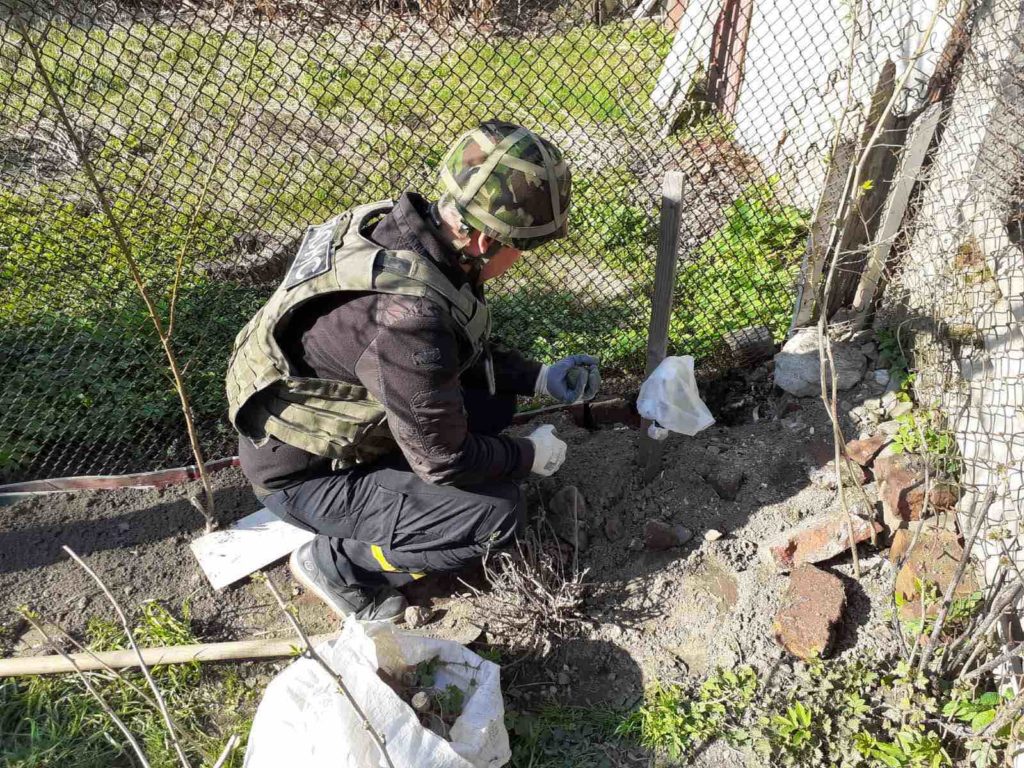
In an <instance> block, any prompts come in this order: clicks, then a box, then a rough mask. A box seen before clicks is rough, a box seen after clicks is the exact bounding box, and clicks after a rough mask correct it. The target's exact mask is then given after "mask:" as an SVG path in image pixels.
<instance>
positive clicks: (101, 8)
mask: <svg viewBox="0 0 1024 768" xmlns="http://www.w3.org/2000/svg"><path fill="white" fill-rule="evenodd" d="M648 5H649V6H650V4H648ZM877 5H878V7H875V8H867V7H865V8H862V9H861V12H862V15H863V16H864V19H862V21H863V22H869V23H866V24H860V25H851V24H850V23H849V20H850V17H851V13H850V9H849V8H848V7H847V4H845V3H841V2H838V0H835V2H833V3H830V4H829V3H826V4H822V3H782V2H778V3H760V4H758V5H756V6H755V4H754V3H753V2H751V1H750V0H724V1H723V0H716V1H715V2H707V1H706V0H701V1H700V2H698V0H691V2H690V3H689V4H686V3H676V2H670V3H669V7H668V8H667V18H662V17H661V16H659V17H658V18H639V17H642V16H644V15H645V13H644V12H643V11H644V9H640V10H639V11H638V12H636V13H634V11H633V9H627V8H623V7H620V6H618V5H616V4H615V2H614V0H612V2H610V3H609V2H606V1H605V0H597V2H596V3H578V2H573V1H572V0H568V1H567V2H549V3H536V2H534V3H521V2H520V3H518V4H516V3H511V2H500V3H497V4H494V3H490V2H487V1H486V0H479V1H478V2H475V3H470V4H469V5H467V6H463V5H452V4H450V3H446V2H441V1H440V0H438V2H436V3H431V2H427V3H406V2H405V1H404V0H401V1H400V0H394V1H393V2H391V3H387V2H383V1H382V2H381V3H379V4H377V3H374V4H370V3H363V2H341V3H335V2H322V1H317V0H308V2H307V1H304V0H295V2H291V3H280V2H276V0H263V1H257V2H255V3H253V4H251V5H247V4H234V3H232V4H221V3H213V2H210V3H205V2H198V3H197V2H188V1H187V0H182V1H181V2H180V3H177V2H175V3H170V2H168V3H164V4H162V5H154V6H145V5H143V6H140V5H139V4H131V3H117V2H111V3H96V4H86V3H84V2H57V3H29V2H23V1H22V0H0V13H2V14H3V20H2V26H0V35H2V40H0V178H2V187H0V269H2V276H3V282H2V285H0V372H2V377H0V402H2V403H3V405H2V408H0V479H3V480H25V479H31V478H40V477H53V476H59V475H68V474H96V473H114V472H123V471H129V470H139V469H150V468H156V467H159V466H165V465H169V464H180V463H187V462H188V461H189V460H190V456H191V454H190V451H189V446H188V441H187V438H186V436H185V430H184V428H183V419H182V415H181V408H180V403H179V401H178V397H177V395H176V393H175V389H174V386H173V382H172V380H171V377H170V374H169V372H168V368H167V365H166V359H165V356H164V351H163V350H162V348H161V344H160V342H159V338H158V336H157V334H156V332H155V331H154V326H153V323H152V321H151V318H150V316H149V313H148V312H147V308H146V306H145V305H144V303H143V302H142V301H141V300H140V296H139V291H138V288H137V285H136V283H135V282H134V281H133V276H132V274H131V272H130V270H129V268H128V265H127V264H126V262H125V259H124V258H123V248H124V246H128V247H129V248H130V249H131V251H132V252H133V253H134V255H135V258H136V260H137V262H138V274H137V275H136V277H137V278H138V279H139V280H141V282H142V284H143V285H144V286H145V287H146V288H147V290H148V293H149V294H150V296H151V298H152V303H153V309H154V310H155V312H156V313H157V315H158V316H159V317H160V318H161V322H162V323H163V324H164V327H165V328H166V329H167V330H168V331H169V332H170V346H171V348H172V349H173V351H174V352H175V353H176V355H177V357H178V359H179V361H180V364H181V368H182V371H183V380H184V383H185V385H186V388H187V391H188V395H189V397H190V398H191V403H192V409H193V412H194V413H195V416H196V419H197V422H198V425H199V428H200V434H201V438H202V441H203V443H204V445H205V446H206V448H207V454H208V456H209V457H216V456H223V455H228V454H230V453H232V452H233V451H234V436H233V434H232V433H231V430H230V427H229V426H228V425H227V423H226V420H225V419H224V411H225V403H224V395H223V376H224V371H225V365H226V360H227V356H228V353H229V351H230V347H231V343H232V340H233V338H234V335H235V333H236V332H237V331H238V329H239V328H240V327H241V326H242V324H243V323H244V322H245V321H246V320H247V319H248V318H249V317H250V316H251V314H252V313H253V312H254V311H255V310H256V308H257V307H258V306H259V305H260V304H261V302H262V301H263V300H264V299H265V298H266V297H267V296H268V295H269V292H270V291H271V290H272V288H273V286H274V285H275V283H276V281H277V280H278V279H279V278H280V276H281V275H282V274H283V272H284V270H285V268H286V266H287V264H288V261H289V259H290V258H291V256H292V255H293V254H294V252H295V250H296V248H297V244H298V241H299V238H300V236H301V234H302V232H303V231H304V228H305V226H306V225H308V224H310V223H317V222H320V221H323V220H325V219H327V218H329V217H330V216H332V215H334V214H336V213H337V212H339V211H340V210H343V209H345V208H347V207H349V206H351V205H353V204H355V203H360V202H367V201H370V200H375V199H382V198H394V197H397V196H398V195H399V194H400V193H401V192H402V191H403V190H405V189H407V188H413V189H417V190H420V191H422V192H424V193H425V194H427V195H428V196H431V195H434V194H436V192H437V187H436V182H435V179H434V176H435V168H436V166H437V165H438V162H439V161H440V159H441V157H442V154H443V152H444V150H445V148H446V147H447V146H448V145H449V144H450V142H451V141H452V140H453V139H454V138H455V137H456V136H458V135H459V134H460V133H461V132H463V131H464V130H466V129H467V128H469V127H472V126H473V125H475V124H477V123H479V122H480V121H481V120H483V119H487V118H490V117H499V118H502V119H507V120H511V121H515V122H520V123H523V124H525V125H527V126H529V127H531V128H533V129H535V130H537V131H539V132H540V133H542V134H544V135H546V136H547V137H549V138H550V139H552V140H553V141H554V142H555V143H557V144H558V145H559V146H561V147H562V148H563V150H564V151H565V153H566V156H567V158H568V160H569V162H570V164H571V167H572V169H573V183H574V196H573V204H572V211H571V218H570V229H571V234H570V236H569V237H568V238H566V239H563V240H560V241H557V242H555V243H554V244H551V245H549V246H545V247H544V248H543V249H541V250H538V251H536V252H535V253H532V254H530V255H528V256H527V257H526V258H525V259H523V260H522V261H521V262H520V263H519V264H518V265H517V266H516V267H515V268H514V270H513V271H512V272H511V273H510V274H509V275H507V276H506V277H505V278H503V279H502V280H501V281H500V283H499V284H497V285H495V286H493V287H492V288H491V289H490V291H489V300H490V303H491V306H492V308H493V312H494V316H495V331H496V335H497V336H499V337H500V338H501V339H502V340H504V341H505V342H507V343H510V344H511V345H513V346H516V347H518V348H520V349H521V350H523V351H524V352H526V353H528V354H531V355H534V356H536V357H538V358H541V359H545V360H550V359H551V358H553V357H556V356H559V355H563V354H566V353H571V352H579V351H586V352H591V353H594V354H597V355H599V356H600V357H601V358H602V362H603V368H604V371H605V373H606V375H607V376H608V378H609V379H610V380H611V381H612V386H613V388H614V387H618V388H619V389H626V388H629V387H631V386H633V385H634V384H635V382H636V381H637V378H638V376H640V375H642V373H643V364H644V347H645V343H646V327H647V322H648V318H649V314H650V297H651V295H652V291H653V286H652V280H653V274H654V260H655V259H654V256H655V242H656V232H657V221H656V216H657V209H658V202H659V189H660V184H661V180H662V178H663V176H664V174H665V172H666V171H668V170H680V171H682V172H683V174H684V177H685V190H684V211H685V212H684V216H683V223H682V240H681V243H682V245H681V254H680V262H679V267H678V274H677V278H676V280H677V285H676V290H675V308H674V311H673V316H672V319H671V323H670V351H671V352H673V353H689V354H693V355H695V356H697V357H698V358H703V359H711V360H714V359H716V358H717V357H719V356H721V355H723V354H724V352H723V350H724V347H723V345H722V341H721V340H722V335H723V334H724V333H726V332H728V331H732V330H736V329H742V328H746V327H751V326H755V327H756V326H763V327H767V328H768V329H769V330H770V332H771V333H772V335H773V336H774V337H775V339H776V340H779V339H781V338H782V337H783V336H784V335H785V332H786V331H787V329H788V328H789V326H790V322H791V318H792V304H793V298H792V294H793V291H792V288H793V285H794V281H795V279H796V276H797V274H798V272H799V271H800V264H801V259H802V258H804V257H805V251H806V248H805V243H806V236H807V231H808V226H809V223H810V221H811V216H812V212H813V209H814V206H815V204H816V202H817V200H818V197H819V196H818V194H817V190H818V189H819V188H820V187H821V185H822V183H823V181H824V179H825V170H826V168H827V167H828V164H829V160H830V153H831V152H832V151H833V146H832V143H831V138H832V136H833V134H834V133H835V130H836V127H837V123H838V122H839V121H840V120H841V119H842V118H843V116H844V114H845V112H844V110H848V109H850V104H852V103H853V102H864V101H865V100H866V99H868V98H869V97H870V96H871V94H872V92H873V88H874V84H875V82H876V80H877V77H878V62H879V61H880V60H882V59H883V58H885V57H886V56H893V57H894V58H896V59H897V60H899V61H902V65H901V66H904V67H905V66H908V65H909V66H911V67H914V66H921V67H922V71H925V70H926V67H924V66H923V63H924V62H923V60H922V62H916V63H915V62H914V61H910V59H909V58H908V52H907V50H905V49H907V47H908V42H907V41H908V40H911V39H913V38H914V37H915V36H920V35H921V33H922V29H923V22H922V20H921V19H920V18H919V17H918V15H915V13H914V9H913V8H911V7H909V6H907V4H906V3H905V2H886V3H880V4H877ZM911 5H913V4H911ZM646 10H647V11H653V12H655V13H658V12H659V11H660V10H661V9H659V8H657V7H654V6H650V7H649V8H648V9H646ZM634 17H638V18H634ZM864 29H870V32H869V33H868V34H866V35H865V34H864V33H863V30H864ZM677 30H678V31H677ZM858 30H860V32H858ZM858 34H860V35H861V37H860V38H859V39H857V37H856V36H857V35H858ZM851 50H852V51H854V52H855V53H856V55H851V54H850V51H851ZM929 50H930V51H931V50H932V49H931V48H930V49H929ZM934 50H935V51H939V52H941V50H942V47H941V46H935V47H934ZM936 55H937V54H936ZM901 56H902V59H901V58H900V57H901ZM40 65H41V66H42V68H43V69H44V70H45V75H46V77H43V74H44V73H41V72H40V71H39V68H40ZM918 80H920V82H917V81H918ZM47 82H49V83H50V86H51V87H50V89H49V90H48V89H47V87H46V84H47ZM926 84H927V78H915V79H914V80H912V81H911V83H910V85H911V86H914V87H915V88H916V90H917V91H918V92H923V91H924V89H925V86H926ZM69 125H70V130H69V128H68V126H69ZM90 175H93V176H95V181H96V182H98V184H99V185H100V187H101V188H102V190H103V191H104V195H105V198H106V200H107V201H108V202H109V210H104V207H103V204H102V203H103V200H101V199H100V196H99V195H98V194H97V190H96V187H95V184H94V183H93V179H92V178H90ZM112 220H113V221H116V222H118V223H119V224H120V227H121V229H122V230H123V232H124V233H125V237H126V238H127V240H128V242H127V243H121V242H119V241H118V231H117V227H116V226H112Z"/></svg>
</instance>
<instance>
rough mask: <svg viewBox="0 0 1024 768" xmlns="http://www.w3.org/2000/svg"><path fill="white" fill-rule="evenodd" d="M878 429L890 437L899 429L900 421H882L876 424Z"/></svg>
mask: <svg viewBox="0 0 1024 768" xmlns="http://www.w3.org/2000/svg"><path fill="white" fill-rule="evenodd" d="M878 431H879V432H881V433H882V434H883V435H885V436H886V437H892V436H893V435H895V434H896V433H897V432H899V431H900V423H899V422H898V421H883V422H882V423H881V424H879V425H878Z"/></svg>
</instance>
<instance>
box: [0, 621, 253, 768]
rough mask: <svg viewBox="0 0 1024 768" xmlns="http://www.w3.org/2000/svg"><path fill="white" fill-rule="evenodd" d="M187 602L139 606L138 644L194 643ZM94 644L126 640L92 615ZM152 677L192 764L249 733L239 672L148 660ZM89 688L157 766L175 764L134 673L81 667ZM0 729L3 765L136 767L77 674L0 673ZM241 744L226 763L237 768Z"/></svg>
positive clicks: (249, 707) (97, 647)
mask: <svg viewBox="0 0 1024 768" xmlns="http://www.w3.org/2000/svg"><path fill="white" fill-rule="evenodd" d="M188 616H189V614H188V609H187V606H186V607H185V609H184V610H183V615H182V616H181V617H180V618H179V617H176V616H174V615H172V614H171V613H169V612H168V611H167V610H166V609H164V608H162V607H161V606H159V605H158V604H156V603H147V604H145V605H144V606H143V609H142V611H141V614H140V616H139V617H138V626H137V628H136V629H135V630H134V631H135V635H136V638H137V640H138V641H139V643H140V644H141V645H143V646H150V645H152V646H156V645H175V644H185V643H194V642H197V639H196V637H195V635H194V634H193V633H192V631H191V630H190V628H189V626H188ZM87 634H88V647H89V648H90V649H91V650H93V651H108V650H118V649H123V648H127V647H128V644H127V639H126V638H125V636H124V634H123V632H122V630H121V628H120V627H118V626H116V625H115V624H113V623H112V622H108V621H100V620H93V621H92V622H90V624H89V629H88V633H87ZM152 672H153V677H154V678H155V680H156V683H157V685H158V686H159V688H160V690H161V693H162V694H163V697H164V700H165V702H166V704H167V707H168V710H169V711H170V713H171V715H172V716H173V718H174V720H175V721H176V723H177V724H178V726H179V727H180V728H181V730H182V731H183V734H184V738H183V739H182V744H183V746H184V748H185V751H186V753H188V755H189V757H190V759H192V760H194V761H195V762H196V764H199V763H200V762H201V763H202V764H203V765H211V764H213V762H214V761H215V760H216V759H217V757H218V755H219V754H220V752H221V750H222V749H223V748H224V744H225V743H226V742H227V739H228V738H229V737H230V735H231V734H232V733H237V734H238V735H239V737H240V738H241V739H242V740H243V744H244V740H245V738H246V737H247V736H248V732H249V724H250V721H251V715H252V711H253V706H254V702H252V700H251V696H250V694H249V692H248V690H247V689H246V688H245V686H244V685H243V684H242V683H241V681H240V680H239V678H238V676H237V674H236V673H234V672H232V671H231V670H230V669H225V668H216V669H214V668H206V669H200V667H199V664H198V662H196V663H193V664H183V665H175V666H166V667H154V668H153V670H152ZM86 674H88V675H89V676H90V678H91V681H92V683H93V686H94V687H95V688H96V689H97V690H98V691H99V692H100V694H101V695H102V696H103V697H104V699H105V700H106V701H107V703H108V704H110V706H111V708H112V709H113V710H114V711H115V712H116V713H117V714H118V716H119V717H121V719H122V720H123V721H124V722H125V724H126V725H127V726H128V728H129V729H130V730H131V732H132V733H133V734H134V735H135V736H136V737H137V738H138V740H139V743H140V744H141V745H142V748H143V750H144V751H145V753H146V754H147V756H148V757H149V759H150V762H151V764H152V765H153V766H154V768H157V767H158V766H159V768H170V767H171V766H175V765H180V763H179V762H178V759H177V757H176V756H175V754H174V751H173V748H172V746H171V744H170V742H169V741H168V739H167V737H166V730H165V726H164V724H163V721H162V720H161V716H160V713H159V712H157V711H156V710H154V709H153V708H152V707H151V706H150V704H149V703H148V702H147V701H146V700H145V698H144V697H143V696H142V695H141V694H140V693H139V691H140V690H142V689H145V686H146V684H145V681H144V680H143V677H142V675H141V673H137V672H126V673H124V677H125V679H126V680H128V681H129V682H130V683H131V685H128V684H126V683H125V682H124V681H122V680H118V679H116V678H115V677H114V676H113V675H110V674H108V673H105V672H104V673H86ZM0 732H2V733H3V745H4V746H3V759H4V765H5V766H9V768H43V766H61V768H112V766H131V765H134V764H135V762H134V758H133V757H132V756H130V754H129V750H128V748H127V745H126V744H124V743H123V739H122V738H121V734H120V733H119V732H118V731H117V729H116V728H115V727H114V725H113V723H112V722H111V721H110V718H109V717H108V716H107V715H106V714H105V713H104V712H103V710H102V709H101V707H100V705H99V704H98V703H97V702H96V700H95V699H94V698H93V697H92V696H91V695H90V694H89V693H88V692H87V691H86V689H85V686H84V685H83V684H82V682H81V680H80V679H79V678H78V677H77V676H76V675H73V674H72V675H55V676H45V677H44V676H40V677H31V678H28V679H22V678H11V679H8V680H4V681H0ZM243 752H244V748H240V749H236V750H235V752H234V754H233V756H232V758H231V759H230V760H229V762H228V763H227V765H229V766H240V765H241V763H242V754H243Z"/></svg>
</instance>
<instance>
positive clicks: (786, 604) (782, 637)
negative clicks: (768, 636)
mask: <svg viewBox="0 0 1024 768" xmlns="http://www.w3.org/2000/svg"><path fill="white" fill-rule="evenodd" d="M845 610H846V589H845V587H844V586H843V582H842V581H841V580H840V579H839V578H838V577H836V576H833V575H832V574H831V573H826V572H825V571H822V570H820V569H818V568H815V567H814V566H813V565H801V566H800V567H799V568H797V569H796V570H795V571H793V575H792V576H790V579H789V587H788V589H787V590H786V596H785V597H784V598H783V601H782V606H781V607H780V608H779V612H778V613H777V614H776V615H775V621H774V622H773V624H772V632H773V634H774V635H775V640H776V642H778V643H779V645H781V646H782V647H783V648H785V649H786V650H787V651H789V652H790V653H791V654H793V655H794V656H796V657H797V658H800V659H811V658H815V657H818V658H822V657H825V656H827V655H828V652H829V651H830V650H831V648H832V643H833V641H834V639H835V633H836V630H837V628H838V627H839V625H840V624H841V623H842V620H843V612H844V611H845Z"/></svg>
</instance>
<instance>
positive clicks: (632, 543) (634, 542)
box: [627, 539, 644, 552]
mask: <svg viewBox="0 0 1024 768" xmlns="http://www.w3.org/2000/svg"><path fill="white" fill-rule="evenodd" d="M627 548H628V549H630V550H632V551H633V552H639V551H640V550H641V549H643V548H644V545H643V544H642V543H641V542H640V539H630V540H629V544H628V545H627Z"/></svg>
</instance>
